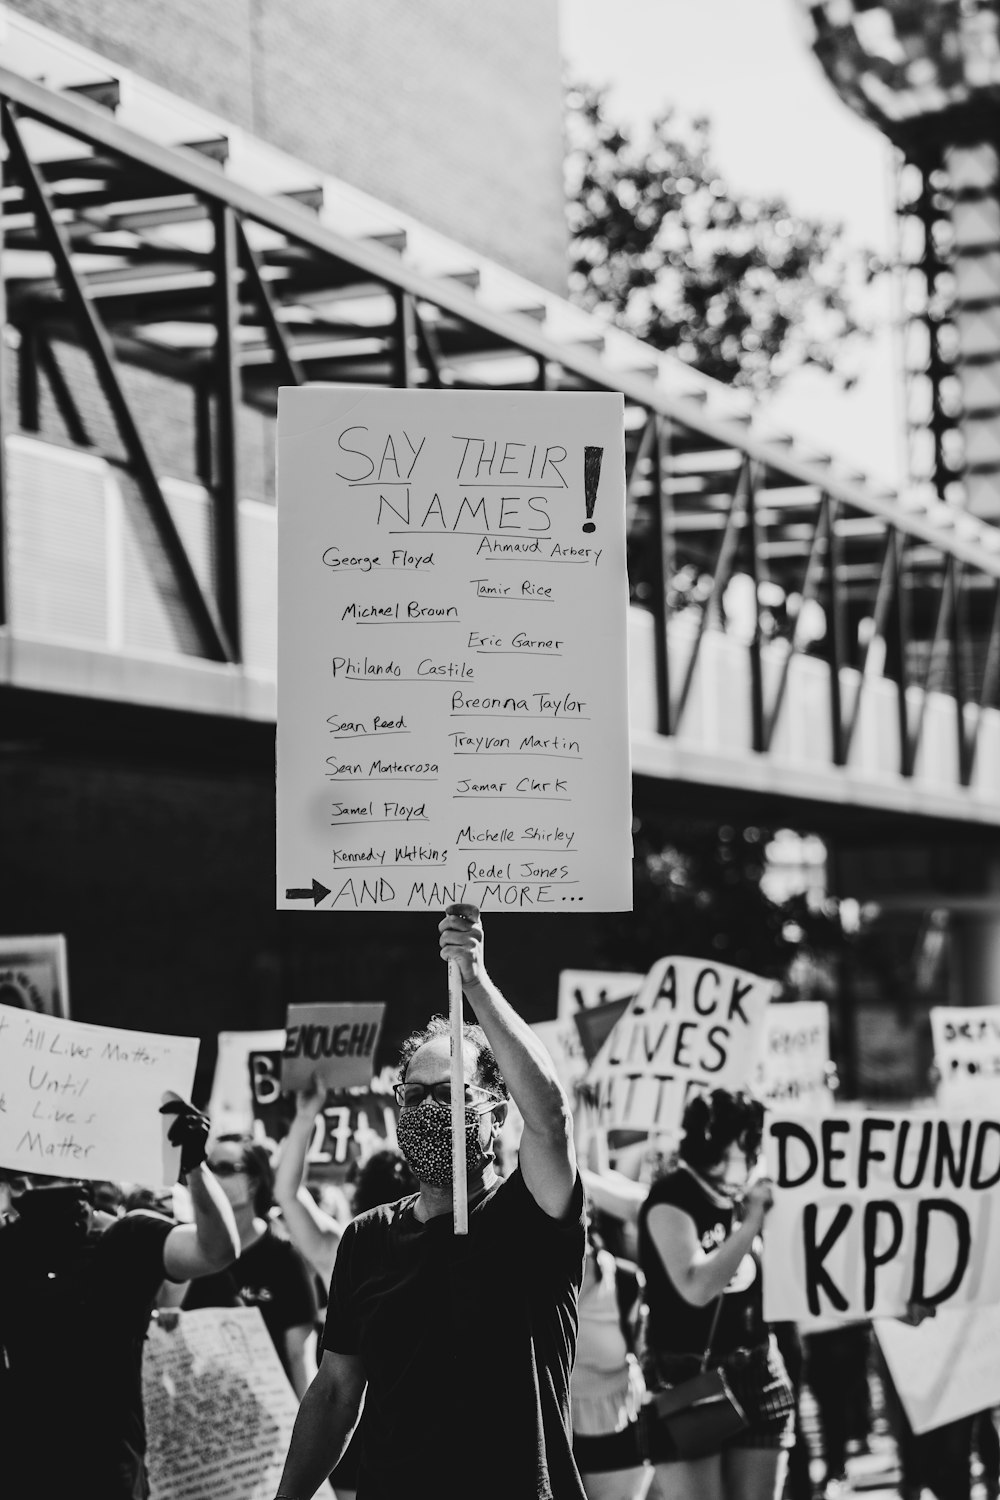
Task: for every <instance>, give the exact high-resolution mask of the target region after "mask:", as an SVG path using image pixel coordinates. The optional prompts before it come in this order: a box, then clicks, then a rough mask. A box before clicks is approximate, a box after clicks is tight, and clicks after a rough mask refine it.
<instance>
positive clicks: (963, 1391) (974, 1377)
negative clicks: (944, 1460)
mask: <svg viewBox="0 0 1000 1500" xmlns="http://www.w3.org/2000/svg"><path fill="white" fill-rule="evenodd" d="M875 1333H876V1335H877V1337H878V1341H879V1344H880V1345H881V1346H882V1353H883V1354H884V1355H885V1362H886V1364H887V1365H888V1366H889V1374H890V1375H891V1376H892V1381H893V1384H894V1385H895V1387H896V1390H897V1392H898V1394H899V1399H900V1401H902V1403H903V1409H904V1411H905V1412H906V1415H907V1417H908V1419H909V1423H910V1426H911V1427H912V1428H913V1430H914V1432H930V1431H931V1430H932V1429H933V1428H935V1427H942V1426H943V1425H944V1424H945V1422H954V1421H956V1420H957V1419H958V1418H959V1417H969V1416H973V1415H974V1414H975V1413H976V1412H980V1411H986V1410H987V1409H988V1408H989V1407H992V1406H997V1405H1000V1359H998V1358H997V1350H998V1349H1000V1306H998V1307H964V1308H961V1309H960V1310H957V1311H955V1310H951V1311H949V1310H948V1309H945V1311H944V1312H940V1313H938V1315H937V1317H935V1318H928V1319H927V1321H926V1322H924V1323H921V1325H920V1327H919V1328H908V1327H907V1326H906V1324H905V1323H899V1322H895V1321H892V1320H891V1319H881V1318H880V1319H878V1320H877V1321H876V1323H875Z"/></svg>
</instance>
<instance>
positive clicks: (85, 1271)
mask: <svg viewBox="0 0 1000 1500" xmlns="http://www.w3.org/2000/svg"><path fill="white" fill-rule="evenodd" d="M172 1228H173V1225H172V1224H171V1223H170V1221H169V1220H167V1219H165V1218H163V1217H162V1216H161V1215H159V1214H150V1213H144V1212H142V1211H141V1210H139V1211H137V1212H135V1213H130V1214H126V1215H125V1217H124V1218H122V1219H116V1220H115V1222H114V1223H113V1224H112V1225H111V1226H110V1228H108V1229H106V1230H104V1231H103V1233H101V1232H100V1231H96V1232H91V1234H90V1235H88V1237H87V1239H86V1241H85V1242H84V1243H83V1244H81V1245H80V1246H78V1247H77V1248H75V1249H74V1250H73V1251H72V1252H71V1253H69V1254H67V1255H66V1256H63V1257H60V1256H59V1255H58V1254H57V1253H55V1252H53V1253H51V1254H49V1255H46V1254H44V1253H39V1252H38V1250H37V1249H36V1248H35V1247H34V1245H33V1244H31V1243H29V1241H28V1239H27V1236H26V1235H25V1234H24V1232H23V1229H24V1226H23V1225H22V1224H18V1223H14V1224H8V1225H5V1226H4V1227H3V1228H0V1352H2V1358H0V1429H2V1431H3V1433H4V1436H5V1441H4V1443H3V1457H2V1459H0V1469H2V1471H3V1476H4V1486H5V1488H8V1487H9V1489H10V1493H11V1495H15V1494H22V1493H23V1494H31V1495H59V1494H65V1495H83V1494H85V1495H93V1496H95V1497H96V1496H98V1495H99V1496H100V1497H101V1500H145V1497H146V1495H147V1494H148V1486H147V1483H146V1476H145V1471H144V1466H143V1458H144V1455H145V1452H146V1424H145V1418H144V1414H143V1405H142V1346H143V1341H144V1340H145V1337H146V1332H147V1329H148V1327H149V1318H150V1314H151V1312H152V1309H153V1303H154V1299H155V1297H156V1294H157V1291H158V1290H159V1287H160V1283H161V1282H162V1281H163V1279H164V1275H165V1271H164V1268H163V1246H164V1243H165V1241H166V1238H167V1236H168V1235H169V1233H170V1231H171V1229H172Z"/></svg>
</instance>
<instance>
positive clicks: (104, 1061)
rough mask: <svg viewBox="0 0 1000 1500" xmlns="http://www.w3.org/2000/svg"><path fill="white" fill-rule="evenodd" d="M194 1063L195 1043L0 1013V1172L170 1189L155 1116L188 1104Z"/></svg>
mask: <svg viewBox="0 0 1000 1500" xmlns="http://www.w3.org/2000/svg"><path fill="white" fill-rule="evenodd" d="M197 1060H198V1039H197V1037H188V1036H158V1035H155V1034H154V1033H152V1032H147V1031H123V1030H121V1029H120V1028H119V1027H114V1026H90V1025H87V1024H86V1023H85V1022H83V1021H67V1020H64V1019H63V1018H62V1017H59V1016H47V1015H37V1014H35V1013H34V1012H32V1011H21V1010H7V1009H4V1008H2V1007H0V1166H3V1167H8V1168H13V1169H15V1170H17V1171H21V1172H48V1173H52V1174H54V1175H56V1176H60V1177H86V1178H102V1177H107V1178H111V1179H112V1180H114V1181H126V1182H140V1183H145V1184H146V1185H147V1186H148V1187H161V1186H170V1185H171V1184H172V1183H174V1182H175V1181H176V1180H177V1167H178V1162H179V1160H180V1152H179V1151H178V1150H177V1148H176V1147H174V1146H169V1145H167V1143H166V1128H167V1127H168V1126H169V1124H170V1123H171V1122H170V1120H169V1118H168V1117H165V1116H163V1115H161V1114H159V1112H158V1111H159V1107H160V1105H161V1104H163V1103H164V1102H165V1101H166V1099H167V1097H168V1096H169V1095H171V1094H180V1095H181V1096H182V1097H183V1098H185V1099H189V1098H190V1097H191V1086H192V1084H193V1082H194V1070H195V1064H196V1063H197ZM123 1120H126V1121H128V1128H127V1129H125V1130H123V1129H122V1121H123Z"/></svg>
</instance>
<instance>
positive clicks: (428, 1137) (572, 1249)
mask: <svg viewBox="0 0 1000 1500" xmlns="http://www.w3.org/2000/svg"><path fill="white" fill-rule="evenodd" d="M440 950H441V956H442V957H443V958H445V959H447V960H453V961H454V962H455V963H456V964H457V966H458V969H459V972H460V974H461V979H462V984H463V987H464V990H465V994H466V997H467V999H468V1001H469V1003H470V1005H471V1007H472V1009H473V1011H474V1012H475V1015H476V1017H477V1020H478V1022H479V1023H480V1024H479V1025H478V1026H466V1027H465V1029H464V1046H463V1053H464V1056H463V1058H462V1062H463V1068H464V1077H465V1091H464V1101H465V1132H466V1149H467V1156H466V1167H467V1177H466V1181H467V1188H468V1210H469V1212H468V1233H467V1234H462V1235H459V1234H456V1233H455V1231H454V1228H453V1203H452V1151H451V1139H452V1137H451V1108H450V1078H451V1061H450V1041H449V1028H448V1024H447V1022H446V1021H444V1020H443V1019H441V1018H436V1019H435V1020H434V1021H432V1022H431V1023H430V1025H429V1026H428V1027H426V1028H425V1029H424V1030H423V1031H421V1032H418V1033H416V1034H415V1035H414V1036H412V1037H411V1038H410V1039H409V1040H408V1042H407V1043H405V1044H404V1047H403V1051H402V1056H401V1061H400V1082H399V1085H398V1086H397V1089H398V1093H397V1097H398V1100H399V1103H400V1105H401V1111H400V1116H399V1125H398V1139H399V1145H400V1148H401V1150H402V1151H403V1153H404V1155H405V1156H406V1158H407V1160H408V1162H409V1164H410V1167H411V1169H412V1171H413V1173H414V1175H415V1177H416V1178H417V1180H418V1182H419V1184H420V1191H419V1192H418V1193H417V1194H416V1195H415V1196H412V1197H409V1198H404V1199H402V1200H401V1201H400V1202H398V1203H394V1204H389V1205H384V1206H382V1207H380V1208H375V1209H372V1210H370V1211H369V1212H368V1213H366V1214H362V1215H361V1217H360V1218H357V1219H355V1220H354V1221H353V1222H352V1223H351V1224H349V1225H348V1226H347V1228H346V1229H345V1230H344V1234H343V1238H342V1240H341V1243H340V1247H339V1249H338V1251H337V1258H336V1263H335V1266H334V1274H333V1283H332V1286H331V1289H330V1305H329V1311H328V1314H327V1323H326V1332H325V1337H324V1352H323V1360H322V1364H321V1366H320V1370H319V1374H318V1376H317V1378H316V1380H315V1381H314V1382H313V1384H312V1386H311V1387H310V1389H309V1391H308V1392H307V1394H306V1397H305V1399H304V1401H303V1402H302V1405H301V1407H300V1409H299V1415H298V1419H297V1421H296V1424H295V1429H294V1432H293V1435H292V1442H291V1447H290V1450H289V1454H288V1458H287V1461H286V1463H285V1469H284V1474H283V1476H282V1479H281V1483H280V1486H279V1489H278V1496H279V1497H281V1500H308V1497H310V1496H312V1495H313V1494H314V1493H315V1491H316V1490H317V1488H318V1487H319V1486H320V1484H322V1482H323V1480H324V1479H325V1478H326V1476H327V1475H328V1474H329V1473H330V1471H331V1469H332V1468H333V1466H334V1464H335V1463H336V1461H337V1460H338V1458H339V1457H340V1455H341V1453H342V1452H343V1450H344V1446H345V1444H346V1441H347V1438H348V1435H349V1433H350V1432H351V1430H352V1428H353V1426H354V1424H355V1422H356V1420H357V1415H358V1410H359V1407H360V1403H361V1399H362V1396H363V1395H364V1394H365V1392H366V1391H367V1396H366V1406H365V1425H366V1439H365V1444H364V1452H363V1454H362V1458H361V1475H360V1480H359V1484H358V1496H359V1500H398V1497H399V1496H401V1495H404V1494H406V1493H410V1492H414V1491H415V1490H423V1489H429V1490H431V1491H432V1492H433V1493H434V1494H435V1495H436V1496H437V1497H440V1500H459V1497H462V1500H465V1497H467V1496H469V1495H475V1496H476V1497H477V1500H512V1497H515V1496H516V1497H517V1500H529V1497H551V1500H582V1497H583V1496H584V1493H585V1492H584V1490H583V1487H582V1483H581V1481H580V1477H579V1474H578V1472H577V1469H576V1466H575V1464H574V1462H573V1455H572V1449H571V1442H570V1432H569V1377H570V1370H571V1368H572V1364H573V1357H574V1353H575V1346H576V1331H577V1314H576V1301H577V1294H578V1292H579V1288H580V1283H581V1280H582V1275H583V1258H584V1256H583V1252H584V1227H583V1188H582V1184H581V1182H580V1179H579V1176H578V1174H577V1171H576V1162H575V1156H574V1151H573V1141H572V1131H571V1128H570V1113H569V1106H568V1103H567V1101H566V1098H565V1096H564V1094H563V1092H562V1089H561V1088H560V1085H559V1081H558V1079H557V1077H556V1073H555V1070H554V1067H553V1065H552V1062H551V1059H550V1058H549V1055H548V1053H547V1052H546V1050H545V1048H544V1047H543V1046H542V1044H541V1043H540V1041H539V1040H538V1038H537V1037H536V1036H535V1034H534V1033H533V1031H532V1030H531V1027H530V1026H529V1025H528V1024H527V1023H526V1022H525V1021H524V1020H522V1018H521V1017H520V1016H519V1015H518V1014H517V1012H516V1011H515V1010H514V1009H513V1007H512V1006H510V1005H509V1004H508V1002H507V1001H506V1000H505V999H504V998H503V996H502V995H501V994H500V992H499V991H498V990H497V988H496V986H495V985H494V984H493V982H492V980H491V979H490V978H489V976H488V974H487V972H486V968H485V964H484V960H483V931H482V927H481V926H480V924H479V922H478V920H477V919H474V918H473V917H471V916H469V915H460V914H458V913H452V914H449V915H448V916H446V917H445V919H444V920H443V922H442V923H441V924H440ZM508 1088H509V1091H510V1093H511V1094H513V1096H514V1098H515V1100H516V1101H517V1104H518V1106H519V1107H520V1110H521V1113H522V1115H523V1116H524V1132H523V1135H522V1138H521V1150H520V1162H519V1166H518V1169H517V1170H516V1171H514V1172H513V1173H512V1174H511V1175H510V1176H509V1177H508V1178H506V1179H504V1180H501V1179H499V1178H498V1176H497V1173H496V1171H495V1167H494V1155H495V1149H496V1141H497V1138H498V1135H499V1131H500V1127H501V1123H502V1119H503V1115H504V1110H505V1103H504V1101H505V1100H506V1098H507V1096H508ZM495 1398H499V1399H500V1400H501V1401H502V1403H503V1411H504V1418H505V1423H504V1430H503V1432H502V1434H498V1435H494V1434H493V1433H492V1431H491V1428H490V1408H491V1403H492V1402H493V1401H494V1399H495ZM428 1464H430V1468H428ZM415 1476H418V1477H415Z"/></svg>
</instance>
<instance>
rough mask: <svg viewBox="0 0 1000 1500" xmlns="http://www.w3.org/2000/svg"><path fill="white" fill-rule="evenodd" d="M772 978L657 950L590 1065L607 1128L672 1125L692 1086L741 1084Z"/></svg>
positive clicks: (752, 1060) (759, 1037) (749, 1072)
mask: <svg viewBox="0 0 1000 1500" xmlns="http://www.w3.org/2000/svg"><path fill="white" fill-rule="evenodd" d="M773 990H774V985H773V984H772V983H771V981H770V980H767V979H761V978H760V977H759V975H757V974H750V973H748V972H747V971H746V970H745V969H736V968H733V967H732V966H731V965H729V964H715V963H707V962H705V961H704V960H702V959H699V958H676V957H675V958H661V959H660V960H659V962H658V963H656V964H654V965H653V967H652V968H651V969H650V971H649V973H648V974H647V975H646V977H645V979H644V980H643V983H642V988H641V989H640V991H639V993H638V995H637V996H636V997H635V999H634V1000H633V1001H632V1002H631V1003H630V1005H629V1007H628V1009H627V1011H626V1012H625V1014H624V1015H623V1016H622V1018H621V1020H620V1021H619V1022H618V1023H617V1025H616V1026H615V1027H614V1029H613V1031H612V1032H611V1035H610V1036H609V1037H608V1039H607V1041H606V1042H605V1043H604V1045H603V1046H602V1047H601V1050H600V1052H599V1053H598V1054H597V1056H596V1058H595V1059H594V1061H593V1062H592V1063H591V1065H590V1069H589V1071H588V1073H587V1081H588V1082H589V1083H591V1084H593V1085H595V1086H596V1088H597V1105H598V1117H599V1120H600V1123H601V1125H602V1126H603V1127H604V1129H606V1130H614V1129H630V1130H646V1131H650V1132H653V1133H656V1132H659V1131H665V1132H666V1131H672V1130H675V1129H676V1128H677V1127H678V1126H679V1124H680V1122H681V1117H682V1115H683V1113H684V1105H685V1103H686V1102H687V1100H688V1099H689V1098H690V1097H691V1095H692V1094H694V1093H698V1092H701V1091H703V1090H705V1089H715V1088H719V1089H740V1088H744V1087H746V1085H747V1084H748V1083H749V1081H750V1079H751V1078H752V1076H753V1073H754V1069H755V1068H756V1066H757V1062H758V1058H759V1053H760V1047H761V1044H762V1041H763V1034H764V1012H765V1009H766V1007H767V1003H768V1001H769V999H770V998H771V995H772V992H773Z"/></svg>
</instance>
